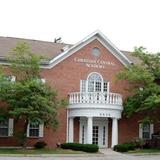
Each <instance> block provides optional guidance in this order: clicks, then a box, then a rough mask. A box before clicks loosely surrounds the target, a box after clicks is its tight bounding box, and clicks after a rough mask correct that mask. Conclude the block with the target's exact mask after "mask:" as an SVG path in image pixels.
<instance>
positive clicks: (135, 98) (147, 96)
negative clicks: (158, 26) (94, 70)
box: [118, 47, 160, 121]
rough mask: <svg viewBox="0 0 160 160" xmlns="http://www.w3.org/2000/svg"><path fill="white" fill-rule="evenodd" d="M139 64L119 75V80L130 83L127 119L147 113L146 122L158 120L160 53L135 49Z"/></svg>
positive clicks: (126, 101)
mask: <svg viewBox="0 0 160 160" xmlns="http://www.w3.org/2000/svg"><path fill="white" fill-rule="evenodd" d="M132 55H133V56H135V57H137V58H138V61H139V63H138V64H133V65H130V66H128V67H127V68H126V69H125V70H123V71H121V72H120V73H119V74H118V79H120V80H127V81H128V82H129V84H131V85H129V86H130V87H129V90H128V91H129V92H130V93H131V95H130V96H129V97H128V98H127V99H126V100H125V102H124V113H125V115H126V116H127V117H129V116H131V115H133V114H135V113H145V115H146V116H145V118H144V120H147V121H148V120H157V119H156V118H158V117H159V116H156V114H157V115H158V114H159V111H160V83H159V82H160V81H159V80H160V53H157V54H152V53H149V52H147V51H146V49H145V48H143V47H139V48H135V51H134V52H133V53H132Z"/></svg>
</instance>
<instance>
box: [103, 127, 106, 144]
mask: <svg viewBox="0 0 160 160" xmlns="http://www.w3.org/2000/svg"><path fill="white" fill-rule="evenodd" d="M104 145H106V127H105V126H103V146H104Z"/></svg>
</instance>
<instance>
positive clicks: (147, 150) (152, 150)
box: [128, 149, 160, 154]
mask: <svg viewBox="0 0 160 160" xmlns="http://www.w3.org/2000/svg"><path fill="white" fill-rule="evenodd" d="M128 153H149V154H152V153H160V149H136V150H133V151H129V152H128Z"/></svg>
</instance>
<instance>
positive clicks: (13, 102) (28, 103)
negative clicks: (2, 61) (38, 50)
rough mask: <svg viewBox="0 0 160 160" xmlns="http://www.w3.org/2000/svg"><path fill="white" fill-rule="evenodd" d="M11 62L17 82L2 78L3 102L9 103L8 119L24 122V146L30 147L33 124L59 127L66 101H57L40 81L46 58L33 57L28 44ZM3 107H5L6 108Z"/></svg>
mask: <svg viewBox="0 0 160 160" xmlns="http://www.w3.org/2000/svg"><path fill="white" fill-rule="evenodd" d="M13 51H14V54H12V55H11V56H10V57H9V58H8V60H9V62H10V63H11V64H12V65H11V67H10V70H11V71H12V73H14V75H16V78H17V80H16V81H15V82H12V81H10V80H8V79H6V78H5V75H4V74H1V76H0V81H1V85H0V100H1V101H2V102H4V103H7V109H8V116H10V117H13V118H15V119H16V120H19V119H22V120H24V128H23V131H22V136H21V138H22V140H23V142H22V145H23V146H25V145H26V139H27V135H26V133H27V126H28V123H29V122H32V123H39V124H41V123H44V124H45V125H48V126H52V127H53V128H55V127H57V125H58V120H57V109H58V107H59V106H64V105H65V104H66V103H65V101H64V100H58V99H57V93H56V92H55V91H54V90H53V89H51V87H50V86H48V84H45V83H43V82H42V81H41V79H40V61H41V59H42V57H39V56H36V55H35V54H33V53H31V51H30V49H29V46H28V45H27V44H26V43H20V44H18V45H17V46H16V48H15V49H14V50H13ZM4 103H2V104H4Z"/></svg>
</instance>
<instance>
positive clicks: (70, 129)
mask: <svg viewBox="0 0 160 160" xmlns="http://www.w3.org/2000/svg"><path fill="white" fill-rule="evenodd" d="M73 138H74V118H73V117H70V118H69V120H68V142H70V143H72V142H73Z"/></svg>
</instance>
